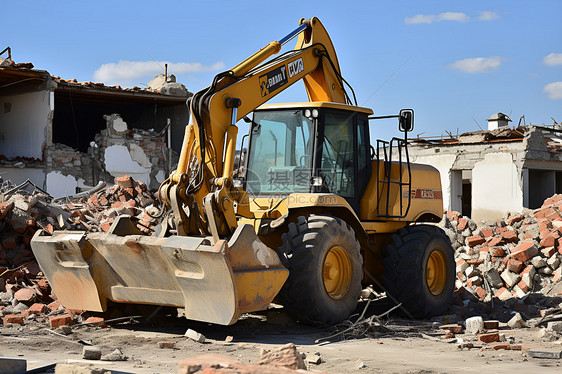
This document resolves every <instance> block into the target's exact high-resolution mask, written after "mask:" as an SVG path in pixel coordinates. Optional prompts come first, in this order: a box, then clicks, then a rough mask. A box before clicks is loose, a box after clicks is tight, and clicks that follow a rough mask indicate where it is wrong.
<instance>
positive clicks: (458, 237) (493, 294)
mask: <svg viewBox="0 0 562 374" xmlns="http://www.w3.org/2000/svg"><path fill="white" fill-rule="evenodd" d="M440 226H441V227H442V228H443V229H444V230H445V232H446V234H447V235H448V236H449V238H450V240H451V243H452V245H453V248H454V249H455V261H456V275H457V277H456V291H455V293H456V300H455V303H456V304H457V305H456V306H457V308H454V307H453V308H452V309H453V311H454V312H460V313H467V312H466V306H472V307H475V309H477V310H480V311H481V312H482V311H486V310H483V309H487V311H488V312H492V309H493V308H497V307H502V306H505V307H506V308H507V309H515V310H516V311H519V312H521V313H524V314H525V315H526V316H528V317H530V316H536V315H539V314H541V313H544V310H548V309H549V308H552V307H555V306H558V304H559V303H560V302H561V301H562V297H556V296H557V294H558V293H560V292H562V290H558V291H557V292H554V293H553V292H550V293H549V290H552V288H553V286H554V285H556V284H558V283H559V282H560V280H561V279H562V266H561V262H562V195H554V196H552V197H551V198H548V199H546V200H545V201H544V204H543V205H542V207H541V208H539V209H536V210H533V211H528V212H525V213H510V214H508V215H507V216H506V217H505V218H502V219H499V220H497V221H496V222H494V223H492V224H484V225H478V224H477V223H476V222H475V221H473V220H471V219H470V218H467V217H462V216H461V215H460V214H459V213H458V212H451V211H449V212H447V215H446V217H445V218H444V219H443V221H442V222H441V224H440ZM539 291H540V292H539ZM545 295H547V296H555V297H545ZM478 301H480V302H484V303H485V304H483V305H480V306H476V305H475V304H476V303H478ZM463 309H464V312H463ZM473 309H474V308H473ZM541 311H542V312H541ZM496 312H497V310H496Z"/></svg>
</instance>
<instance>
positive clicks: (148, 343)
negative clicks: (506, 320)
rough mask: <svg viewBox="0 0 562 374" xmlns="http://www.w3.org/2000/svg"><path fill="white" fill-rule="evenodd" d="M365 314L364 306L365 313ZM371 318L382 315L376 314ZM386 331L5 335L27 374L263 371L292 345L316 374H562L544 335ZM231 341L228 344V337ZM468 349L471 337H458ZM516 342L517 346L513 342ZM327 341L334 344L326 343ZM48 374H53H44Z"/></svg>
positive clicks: (420, 326) (0, 347) (428, 327)
mask: <svg viewBox="0 0 562 374" xmlns="http://www.w3.org/2000/svg"><path fill="white" fill-rule="evenodd" d="M362 307H363V306H362V305H360V306H359V308H358V311H361V308H362ZM374 308H375V309H373V308H369V310H367V313H366V315H367V316H368V315H370V314H373V313H378V311H377V310H376V306H375V307H374ZM384 323H385V325H386V329H385V330H386V331H378V332H371V333H370V334H369V337H361V336H358V335H355V336H353V335H350V334H344V335H338V336H336V337H333V338H329V337H330V336H331V335H334V334H335V333H337V332H340V331H343V330H344V328H343V327H340V328H339V329H338V328H334V327H314V326H307V325H300V324H297V323H295V322H294V321H293V320H291V319H290V318H289V317H288V316H287V315H285V313H284V312H283V310H282V309H272V310H269V311H267V312H263V313H260V314H253V315H246V316H244V317H243V318H242V319H241V320H239V321H238V322H237V323H236V324H234V325H232V326H217V325H210V324H205V323H198V322H193V321H188V320H186V319H184V318H178V317H175V316H171V315H159V316H157V317H154V318H153V319H152V320H151V321H150V322H148V323H146V322H143V319H142V318H139V319H133V320H126V321H121V322H119V323H112V324H111V327H108V328H100V327H93V326H75V327H73V328H72V333H70V334H69V335H66V336H65V335H62V334H60V331H58V330H52V331H49V330H48V329H47V328H46V327H45V326H46V325H45V324H44V323H40V322H37V323H31V324H28V325H26V326H17V325H16V326H2V327H1V328H0V331H1V335H0V355H1V356H4V357H14V358H23V359H25V360H27V366H28V370H30V369H34V368H38V367H42V366H46V365H49V364H53V363H63V362H85V361H86V360H83V359H82V350H83V347H84V346H85V345H89V344H92V345H96V346H99V347H101V349H102V352H103V353H104V354H105V353H110V352H111V351H113V350H114V349H116V348H118V349H120V350H121V351H122V352H123V353H124V354H125V356H127V357H128V359H127V361H86V362H91V363H94V364H95V365H96V366H97V367H100V368H105V369H109V370H112V372H125V373H177V372H178V362H179V361H180V360H182V359H185V358H189V357H194V356H198V355H202V354H206V353H216V354H221V355H226V356H231V357H233V358H235V359H237V360H238V361H240V362H243V363H256V362H257V361H258V359H259V357H260V349H262V348H263V349H268V350H271V349H275V348H278V347H280V346H283V345H285V344H287V343H294V344H296V345H297V347H298V350H299V351H300V352H303V353H305V354H306V355H307V356H308V357H310V356H312V355H313V354H314V353H316V352H318V353H319V354H320V355H321V357H322V362H321V363H320V364H318V365H316V364H311V363H307V367H308V370H309V371H311V372H314V371H321V372H329V373H352V372H357V373H361V372H362V373H481V372H482V371H483V370H485V371H486V372H490V373H519V372H528V373H531V372H539V371H540V372H541V373H560V372H562V369H561V368H560V365H561V364H562V360H560V359H537V358H532V357H529V355H528V354H527V353H526V352H525V350H526V349H527V348H542V349H550V350H561V349H562V344H561V343H562V341H560V340H557V341H549V340H548V339H545V338H539V337H538V331H539V328H522V329H515V330H513V329H506V330H503V331H502V329H500V332H501V333H504V334H505V336H506V337H507V338H508V339H511V340H512V342H513V343H515V344H521V345H523V351H511V350H493V349H492V348H491V346H490V345H486V344H482V343H477V342H476V343H474V344H475V348H471V349H467V348H464V349H459V348H458V342H456V339H444V333H443V332H442V330H439V329H438V328H437V327H438V326H439V325H441V323H442V321H439V320H435V321H433V322H432V321H410V320H404V319H400V318H397V317H396V316H393V317H390V318H385V319H384ZM188 328H191V329H194V330H196V331H198V332H200V333H202V334H203V335H205V337H206V342H205V343H197V342H195V341H193V340H190V339H188V338H186V337H185V336H184V333H185V331H186V330H187V329H188ZM229 336H231V337H232V341H228V340H229V338H227V337H229ZM458 337H461V338H463V339H464V340H465V341H467V338H468V339H470V337H466V336H465V335H460V334H459V335H457V338H458ZM511 337H513V338H511ZM326 338H328V339H326ZM159 342H172V343H175V347H174V348H171V349H170V348H159V347H158V343H159ZM44 372H45V373H48V372H51V373H52V372H54V371H53V370H51V371H44Z"/></svg>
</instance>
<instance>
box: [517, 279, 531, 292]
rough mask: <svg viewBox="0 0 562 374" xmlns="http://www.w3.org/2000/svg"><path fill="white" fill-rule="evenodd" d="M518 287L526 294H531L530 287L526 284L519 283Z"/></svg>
mask: <svg viewBox="0 0 562 374" xmlns="http://www.w3.org/2000/svg"><path fill="white" fill-rule="evenodd" d="M517 285H518V286H519V288H521V291H523V292H525V293H527V292H529V287H528V286H527V285H526V284H525V282H523V281H520V282H519V283H517Z"/></svg>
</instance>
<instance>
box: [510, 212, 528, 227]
mask: <svg viewBox="0 0 562 374" xmlns="http://www.w3.org/2000/svg"><path fill="white" fill-rule="evenodd" d="M523 218H525V217H524V216H523V215H522V214H518V215H516V216H512V217H509V218H508V219H507V220H506V223H507V224H508V225H509V226H511V225H513V224H514V223H516V222H520V221H522V220H523Z"/></svg>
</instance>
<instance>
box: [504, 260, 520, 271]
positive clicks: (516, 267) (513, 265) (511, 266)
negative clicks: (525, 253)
mask: <svg viewBox="0 0 562 374" xmlns="http://www.w3.org/2000/svg"><path fill="white" fill-rule="evenodd" d="M507 269H508V270H509V271H512V272H514V273H519V272H520V271H521V269H523V263H522V262H521V261H518V260H515V259H510V260H509V261H508V262H507Z"/></svg>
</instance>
